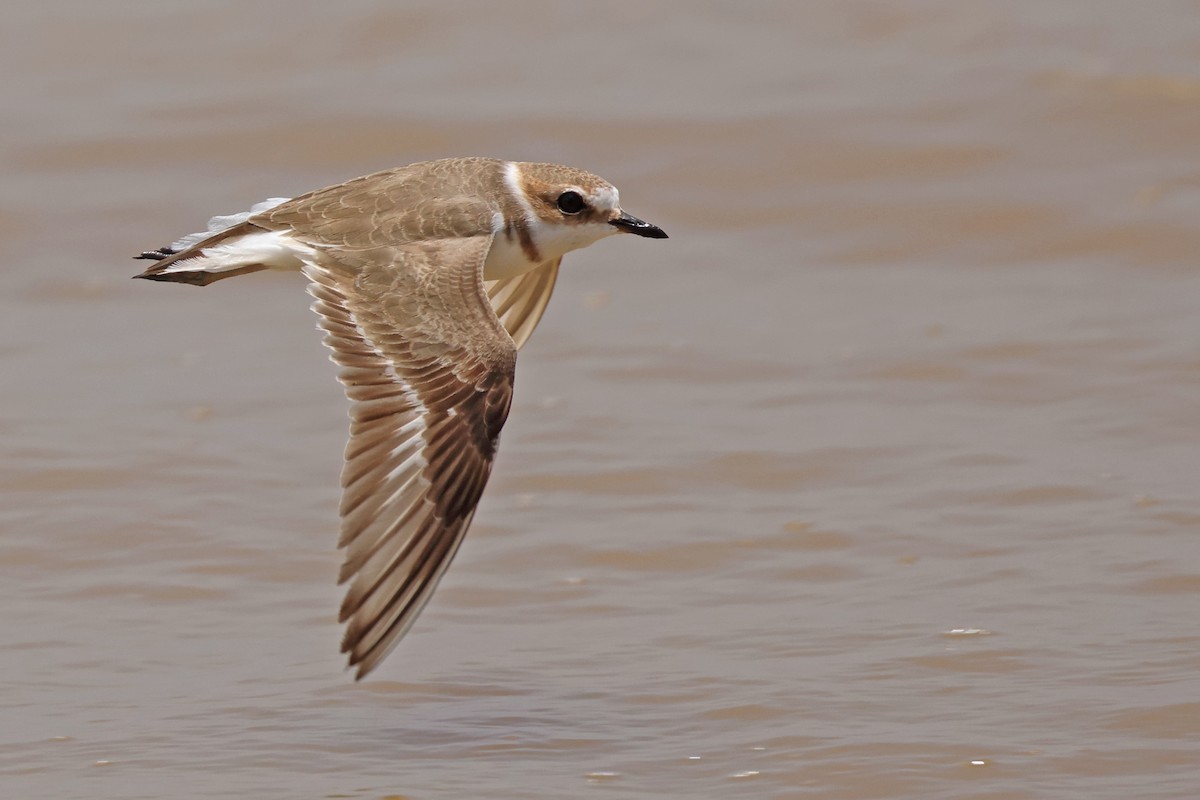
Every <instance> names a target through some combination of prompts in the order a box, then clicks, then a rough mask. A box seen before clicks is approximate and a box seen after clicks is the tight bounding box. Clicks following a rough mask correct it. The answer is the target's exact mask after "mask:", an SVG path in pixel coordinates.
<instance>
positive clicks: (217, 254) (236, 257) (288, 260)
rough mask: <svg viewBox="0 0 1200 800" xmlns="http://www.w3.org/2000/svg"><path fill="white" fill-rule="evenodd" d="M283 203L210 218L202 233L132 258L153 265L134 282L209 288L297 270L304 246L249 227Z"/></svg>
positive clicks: (276, 199) (275, 200) (279, 199)
mask: <svg viewBox="0 0 1200 800" xmlns="http://www.w3.org/2000/svg"><path fill="white" fill-rule="evenodd" d="M286 202H287V198H284V197H272V198H271V199H269V200H264V201H263V202H261V203H257V204H256V205H254V206H253V207H252V208H251V209H250V210H249V211H244V212H242V213H240V214H228V215H225V216H219V217H213V218H212V219H210V220H209V221H208V230H206V231H203V232H201V233H192V234H188V235H187V236H184V237H183V238H181V239H179V240H177V241H175V242H172V243H171V244H170V245H168V246H166V247H160V248H158V249H157V250H145V251H143V252H142V253H140V254H139V255H136V256H134V258H135V259H146V260H148V261H153V262H155V263H154V264H151V265H150V266H148V267H147V268H146V269H145V271H143V272H142V273H140V274H138V275H134V276H133V277H135V278H145V279H146V280H151V281H172V282H176V283H190V284H193V285H196V286H207V285H208V284H210V283H212V282H213V281H219V280H221V279H222V278H232V277H233V276H235V275H245V274H246V273H248V272H258V271H259V270H264V269H285V270H298V269H300V267H301V266H303V262H302V261H301V260H300V256H301V255H303V253H304V251H305V250H307V248H306V246H304V245H303V244H302V243H300V242H296V241H294V240H292V239H291V238H290V237H289V236H288V235H287V234H286V233H283V232H280V231H270V230H267V229H265V228H260V227H258V226H257V225H255V224H253V223H251V222H249V220H250V219H251V218H253V217H254V215H255V214H258V213H260V212H262V211H266V210H268V209H270V208H274V207H275V206H277V205H280V204H281V203H286Z"/></svg>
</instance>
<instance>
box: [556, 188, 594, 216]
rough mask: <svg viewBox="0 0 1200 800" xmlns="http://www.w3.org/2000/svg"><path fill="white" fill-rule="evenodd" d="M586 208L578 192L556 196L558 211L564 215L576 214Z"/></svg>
mask: <svg viewBox="0 0 1200 800" xmlns="http://www.w3.org/2000/svg"><path fill="white" fill-rule="evenodd" d="M586 207H587V204H586V203H584V202H583V196H582V195H580V194H579V192H563V193H562V194H560V195H559V196H558V210H559V211H561V212H562V213H564V214H578V213H579V212H580V211H583V209H584V208H586Z"/></svg>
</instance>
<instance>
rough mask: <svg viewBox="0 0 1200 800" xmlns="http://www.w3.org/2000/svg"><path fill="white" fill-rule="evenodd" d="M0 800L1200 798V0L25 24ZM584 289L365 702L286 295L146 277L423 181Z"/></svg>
mask: <svg viewBox="0 0 1200 800" xmlns="http://www.w3.org/2000/svg"><path fill="white" fill-rule="evenodd" d="M0 16H2V17H3V26H2V27H3V30H4V34H3V36H4V41H5V44H4V47H3V48H0V66H2V68H3V74H4V76H5V77H4V78H3V80H2V81H0V98H2V100H3V107H4V109H5V112H4V124H3V125H2V126H0V158H2V159H3V161H2V163H3V176H4V177H3V181H0V255H2V257H3V268H2V270H0V331H2V336H0V375H2V377H3V394H2V401H0V492H2V495H0V523H2V524H0V604H2V605H0V607H2V608H3V623H2V631H3V633H2V636H0V795H2V796H4V797H7V798H32V797H55V798H88V799H89V800H94V799H95V798H127V799H128V798H164V797H172V798H175V797H178V798H226V797H244V798H281V799H282V798H335V797H344V798H370V799H371V800H377V799H378V798H384V797H391V796H400V797H405V798H413V799H414V800H416V799H419V798H440V797H453V798H465V797H487V798H498V797H503V798H539V799H540V798H563V797H619V798H647V797H679V798H684V797H689V798H690V797H713V798H728V797H754V798H760V797H762V798H793V797H822V798H856V799H857V798H989V800H999V799H1000V798H1031V799H1032V798H1039V799H1044V798H1062V799H1064V800H1066V799H1067V798H1071V799H1074V798H1085V797H1086V798H1114V799H1115V798H1122V799H1124V798H1132V797H1137V798H1187V797H1194V796H1196V794H1197V792H1200V788H1198V787H1200V630H1198V627H1197V626H1198V624H1200V498H1198V496H1197V489H1198V482H1200V478H1198V473H1200V449H1198V448H1200V313H1198V312H1200V266H1198V259H1200V227H1198V225H1197V219H1198V216H1200V167H1198V166H1197V165H1198V163H1200V161H1198V159H1197V155H1198V153H1200V150H1198V148H1200V68H1198V67H1197V64H1198V63H1200V61H1198V60H1197V59H1198V58H1200V4H1198V3H1195V2H1156V3H1152V4H1141V3H1094V2H1090V0H1086V1H1085V0H1076V1H1075V2H1065V1H1060V2H1048V3H1047V2H1031V1H1029V0H1014V1H1013V2H1008V3H984V2H932V1H929V0H918V1H916V2H910V3H904V4H896V3H884V2H863V3H844V2H838V1H836V0H821V1H816V2H795V3H785V2H778V3H770V2H762V3H745V4H720V3H693V2H687V3H684V2H654V3H645V4H594V3H592V4H555V3H527V2H522V3H508V4H504V5H503V6H501V5H499V4H481V3H474V4H468V3H461V4H459V3H455V4H447V3H382V2H379V3H370V2H363V1H361V0H342V2H338V3H332V4H324V5H318V4H312V5H309V4H296V3H290V4H283V3H255V4H247V3H232V2H212V3H195V4H183V3H165V2H154V3H151V2H111V3H104V4H99V3H96V4H93V3H79V2H72V1H71V0H68V1H67V2H62V3H32V2H18V3H10V4H8V5H7V6H6V7H5V9H4V11H3V12H0ZM467 154H478V155H496V156H501V157H512V158H520V159H533V160H548V161H562V162H566V163H571V164H575V165H578V166H582V167H586V168H590V169H592V170H594V171H596V172H598V173H600V174H602V175H604V176H606V177H609V178H610V179H611V180H613V181H614V182H615V183H617V184H618V185H619V186H620V188H621V191H622V199H623V201H624V204H625V206H626V208H627V209H628V210H630V211H631V212H633V213H635V214H638V215H640V216H643V217H645V218H647V219H649V220H652V221H653V222H656V223H658V224H660V225H662V226H663V227H664V228H665V229H666V230H667V231H668V232H669V233H670V234H671V236H672V238H671V239H670V240H668V241H666V242H648V241H643V240H632V238H630V239H623V240H619V241H617V240H613V241H606V242H603V243H601V244H599V245H597V246H595V247H593V248H591V249H589V250H586V251H583V252H579V253H576V254H574V255H572V256H571V257H570V258H568V259H567V263H566V269H565V271H564V273H563V276H562V279H561V281H560V285H559V289H558V291H557V294H556V296H555V298H554V301H553V302H552V303H551V305H550V308H549V312H548V313H547V315H546V317H545V319H544V320H543V322H542V325H541V327H540V328H539V330H538V332H537V334H536V335H535V336H534V338H533V340H532V342H531V343H530V345H529V346H528V348H527V349H526V350H524V351H523V352H522V354H521V359H520V364H519V368H518V385H517V396H516V402H515V406H514V409H513V413H512V416H511V418H510V421H509V424H508V427H507V429H506V431H505V435H504V441H503V446H502V448H501V455H500V459H499V462H498V465H497V468H496V472H495V474H494V478H493V480H492V484H491V486H490V487H489V490H488V492H487V494H486V496H485V498H484V500H483V503H482V506H481V509H480V512H479V514H478V516H477V518H476V522H475V525H474V528H473V530H472V532H471V535H470V536H469V537H468V540H467V543H466V545H465V546H464V548H463V550H462V551H461V553H460V554H459V556H458V558H457V560H456V562H455V564H454V566H453V567H452V569H451V570H450V572H449V574H448V577H447V578H446V580H445V581H444V582H443V584H442V587H441V589H440V590H439V592H438V594H437V595H436V598H435V599H434V601H433V603H432V604H431V605H430V607H429V608H428V610H427V611H426V612H425V614H424V615H423V617H422V618H421V620H420V622H419V623H418V625H417V626H416V628H415V629H414V630H413V631H412V633H411V634H410V635H409V637H408V638H407V639H406V640H405V641H404V642H403V643H402V644H401V646H400V647H399V648H398V649H397V650H396V651H395V652H394V653H393V654H392V656H391V657H390V658H389V659H388V660H387V661H386V662H385V664H384V665H383V666H382V668H381V669H379V670H378V671H377V672H376V673H375V674H374V675H373V676H372V677H371V679H370V680H368V681H366V682H364V683H362V684H360V685H356V684H354V683H353V681H352V680H351V679H350V676H349V675H348V674H347V673H345V672H343V671H342V662H341V659H340V658H339V656H338V654H337V642H338V638H339V634H340V631H339V628H338V626H337V625H336V622H335V620H334V612H335V609H336V606H337V602H338V600H339V591H338V589H337V587H336V586H335V585H334V583H335V580H334V579H335V575H336V569H337V563H338V556H337V553H336V552H335V549H334V536H335V529H336V503H337V489H336V482H337V474H338V469H339V465H340V453H341V449H342V446H343V442H344V435H345V429H346V421H345V403H344V400H343V398H342V395H341V392H340V389H339V387H338V386H337V385H336V383H335V381H334V370H333V367H332V366H331V365H330V364H329V363H328V362H327V359H326V354H325V352H324V351H323V349H322V347H321V345H320V342H319V337H318V335H317V334H316V332H315V330H314V321H315V320H314V319H313V318H312V316H311V314H310V312H309V311H308V310H307V305H308V298H307V297H306V295H305V294H304V291H303V286H302V282H301V281H300V280H299V278H298V276H286V275H273V276H250V277H246V278H241V279H237V280H230V281H226V282H222V283H220V284H217V285H215V286H212V287H209V288H207V289H203V290H198V289H194V288H192V287H186V286H170V285H159V284H149V283H143V282H133V281H130V280H129V276H130V275H131V274H132V273H133V272H134V271H135V268H136V266H137V265H136V263H135V262H133V261H131V260H129V256H130V255H131V254H132V253H134V252H136V251H138V250H140V249H143V248H149V247H155V246H158V245H161V244H164V243H166V242H168V241H170V240H171V239H172V238H173V237H174V236H176V235H178V234H182V233H186V232H189V231H191V230H194V229H196V228H197V227H198V225H200V224H202V223H203V221H204V220H205V219H207V217H208V216H210V215H212V214H216V213H228V212H232V211H237V210H240V209H243V208H246V207H247V206H248V204H250V203H252V202H255V201H257V200H260V199H262V198H264V197H267V196H272V195H280V194H284V195H286V194H296V193H299V192H302V191H304V190H307V189H311V188H315V187H318V186H322V185H325V184H328V183H331V182H334V181H338V180H341V179H344V178H347V177H351V176H354V175H357V174H362V173H365V172H368V171H372V170H374V169H379V168H383V167H387V166H392V165H396V164H402V163H407V162H410V161H416V160H421V159H425V158H432V157H439V156H446V155H467Z"/></svg>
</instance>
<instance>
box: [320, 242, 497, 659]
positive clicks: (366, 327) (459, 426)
mask: <svg viewBox="0 0 1200 800" xmlns="http://www.w3.org/2000/svg"><path fill="white" fill-rule="evenodd" d="M490 244H491V239H490V237H473V238H462V239H446V240H438V241H432V242H420V243H414V244H409V245H403V246H399V247H384V248H374V249H369V250H336V251H331V250H325V249H319V250H318V253H317V255H316V257H315V259H314V261H313V262H312V263H310V264H308V265H306V266H305V268H304V272H305V274H306V275H307V276H308V278H309V280H310V285H309V293H310V294H311V295H312V296H313V297H314V298H315V299H316V302H314V303H313V310H314V311H316V312H317V314H319V315H320V317H321V320H320V323H319V324H320V327H321V328H323V329H324V330H325V332H326V335H325V344H326V345H327V346H328V347H329V348H330V349H331V350H332V351H333V355H332V358H333V360H334V361H335V362H336V363H337V364H339V365H340V366H341V367H342V370H341V373H340V376H339V377H340V379H341V381H342V383H343V384H344V385H345V389H346V394H347V396H348V397H349V398H350V400H351V401H352V407H351V410H350V417H351V425H350V442H349V444H348V445H347V447H346V462H345V466H344V468H343V472H342V487H343V495H342V503H341V517H342V525H341V538H340V540H339V546H340V547H342V548H344V549H345V556H346V560H345V563H344V564H343V566H342V571H341V576H340V580H341V581H342V582H346V581H349V582H350V586H349V589H348V591H347V593H346V597H345V601H344V602H343V603H342V608H341V613H340V615H339V619H340V621H342V622H345V623H346V632H345V638H344V639H343V641H342V651H343V652H345V653H348V654H349V658H350V665H351V666H355V665H357V667H358V672H357V675H356V678H362V677H363V676H364V675H366V674H367V673H368V672H370V671H371V670H372V669H373V668H374V667H375V666H376V665H377V664H378V663H379V662H380V660H382V659H383V657H384V656H385V655H387V653H388V652H389V651H390V650H391V649H392V648H393V647H394V646H395V645H396V642H397V641H399V639H400V637H402V636H403V635H404V634H405V632H407V631H408V629H409V628H410V627H411V626H412V624H413V621H414V620H415V619H416V617H417V615H418V614H419V613H420V611H421V609H422V608H423V607H424V606H425V604H426V603H427V602H428V601H429V598H430V595H431V594H432V593H433V590H434V588H435V587H436V586H437V583H438V581H439V580H440V579H441V577H442V574H443V573H444V572H445V570H446V567H447V566H448V565H449V563H450V560H451V559H452V558H453V557H454V554H455V552H456V551H457V550H458V547H459V544H461V542H462V539H463V536H464V535H465V534H466V531H467V526H468V525H469V524H470V522H471V517H472V516H473V515H474V513H475V506H476V504H477V503H478V502H479V498H480V496H481V495H482V493H483V488H484V485H485V484H486V482H487V479H488V475H489V473H490V472H491V468H492V461H493V458H494V457H495V453H496V446H497V443H498V440H499V435H500V429H501V427H502V426H503V425H504V421H505V419H506V418H507V416H508V409H509V404H510V402H511V398H512V381H513V369H514V367H515V364H516V347H515V346H514V344H513V340H512V338H510V337H509V335H508V334H507V333H506V332H505V329H504V327H503V326H502V325H501V324H500V321H499V320H498V319H497V316H496V314H495V312H494V311H493V310H492V307H491V306H490V304H489V301H488V298H487V296H486V295H485V293H484V290H483V283H482V269H483V261H484V258H485V257H486V255H487V250H488V247H489V246H490Z"/></svg>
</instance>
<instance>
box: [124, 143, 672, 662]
mask: <svg viewBox="0 0 1200 800" xmlns="http://www.w3.org/2000/svg"><path fill="white" fill-rule="evenodd" d="M572 194H573V195H577V196H575V197H570V196H568V195H572ZM580 205H582V207H580ZM214 223H220V224H219V225H216V224H214V225H213V226H212V227H213V229H212V230H210V231H208V232H206V233H205V234H195V235H193V236H191V237H186V238H185V239H184V240H181V241H180V242H178V243H176V244H174V245H171V246H170V247H165V248H160V249H159V250H156V251H148V252H146V253H143V254H142V255H141V256H138V257H140V258H149V259H154V260H155V263H154V264H153V265H151V266H150V267H149V268H148V269H147V270H146V271H145V272H143V273H142V274H140V275H138V276H137V277H141V278H147V279H150V280H161V281H177V282H184V283H193V284H197V285H207V284H208V283H212V282H214V281H217V280H221V279H223V278H227V277H232V276H234V275H240V274H245V273H247V272H254V271H258V270H263V269H281V270H299V271H302V272H303V273H304V274H305V276H306V277H307V278H308V280H309V293H310V294H311V295H312V296H313V297H314V298H315V302H314V303H313V310H314V311H316V312H317V314H318V315H319V316H320V321H319V326H320V327H321V328H322V329H323V330H324V331H325V344H326V345H327V346H328V347H329V348H330V349H331V350H332V353H333V354H332V359H333V361H335V362H336V363H337V364H338V365H339V366H340V367H341V371H340V373H339V378H340V380H341V382H342V383H343V385H344V386H345V390H346V395H347V396H348V397H349V399H350V401H351V409H350V418H351V425H350V440H349V443H348V444H347V447H346V453H345V465H344V468H343V471H342V487H343V495H342V503H341V507H340V515H341V518H342V525H341V537H340V539H339V547H341V548H343V549H344V550H345V562H344V564H343V566H342V570H341V573H340V581H342V582H349V587H348V589H347V592H346V596H345V600H344V602H343V603H342V608H341V612H340V614H339V619H340V621H342V622H344V623H346V629H345V637H344V639H343V641H342V650H343V652H346V653H348V654H349V663H350V664H351V665H352V666H357V668H358V669H357V675H356V677H357V678H362V677H363V676H364V675H366V674H367V673H369V672H370V671H371V670H372V669H374V668H375V666H376V665H377V664H378V663H379V661H380V660H381V659H382V658H383V657H384V656H386V655H387V653H388V652H389V651H390V650H391V649H392V648H393V647H394V646H395V644H396V642H397V641H398V640H399V639H400V638H401V637H402V636H403V635H404V633H405V632H406V631H407V630H408V629H409V628H410V627H411V626H412V624H413V622H414V621H415V620H416V617H417V615H418V614H419V613H420V611H421V609H422V608H423V607H424V606H425V604H426V603H427V602H428V600H429V598H430V596H431V595H432V593H433V590H434V589H435V588H436V586H437V583H438V581H439V580H440V579H441V576H442V575H443V573H444V572H445V570H446V568H447V567H448V566H449V564H450V561H451V559H452V558H453V556H454V553H455V552H456V551H457V550H458V547H459V545H460V544H461V543H462V539H463V537H464V535H465V534H466V531H467V528H468V526H469V525H470V522H471V519H472V517H473V516H474V513H475V508H476V505H477V504H478V502H479V498H480V496H481V495H482V493H483V489H484V486H485V485H486V483H487V479H488V476H489V474H490V473H491V468H492V463H493V461H494V458H495V454H496V448H497V446H498V443H499V436H500V431H501V428H502V427H503V425H504V421H505V419H506V418H507V417H508V411H509V406H510V404H511V402H512V389H513V375H514V370H515V366H516V353H517V349H518V348H519V347H520V346H521V345H523V344H524V343H525V341H527V340H528V338H529V336H530V334H531V333H532V331H533V329H534V328H535V327H536V325H537V323H538V321H539V319H540V318H541V315H542V312H543V311H544V309H545V307H546V303H547V302H548V301H549V298H550V294H551V292H552V291H553V288H554V283H555V280H556V278H557V275H558V267H559V264H560V262H561V260H562V255H563V254H564V253H565V252H567V251H569V250H572V249H577V248H579V247H583V246H586V245H587V244H590V243H591V242H593V241H596V240H598V239H600V238H603V237H604V236H607V235H609V234H612V233H617V232H621V231H625V232H632V233H638V234H640V235H643V236H650V237H653V238H664V237H665V234H663V233H662V231H661V230H660V229H658V228H656V227H654V226H652V225H649V224H647V223H644V222H642V221H641V220H638V219H636V218H634V217H630V216H629V215H627V214H625V213H624V212H622V211H621V210H620V208H619V205H618V199H617V193H616V190H615V189H613V188H612V186H611V185H610V184H608V183H607V182H606V181H603V180H602V179H600V178H597V177H596V176H594V175H591V174H589V173H586V172H582V171H580V170H575V169H572V168H569V167H560V166H557V165H550V164H515V163H513V162H505V161H497V160H495V159H447V160H444V161H435V162H427V163H424V164H413V165H410V166H407V167H401V168H398V169H394V170H388V171H386V172H381V173H376V174H374V175H369V176H366V177H363V178H358V179H355V180H352V181H348V182H346V183H343V184H339V185H337V186H332V187H329V188H327V189H321V190H319V191H316V192H312V193H309V194H307V195H303V196H301V197H297V198H295V199H293V200H287V201H270V202H269V203H267V204H263V205H261V206H257V207H256V208H255V210H254V211H253V212H252V213H248V214H243V215H235V216H233V217H226V218H216V219H215V220H214Z"/></svg>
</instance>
